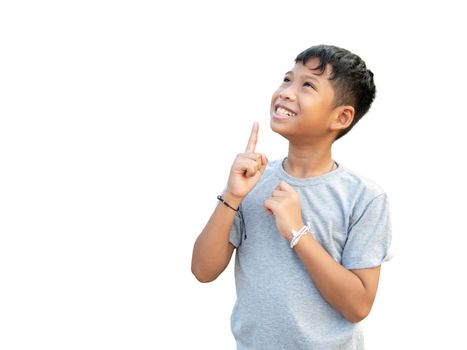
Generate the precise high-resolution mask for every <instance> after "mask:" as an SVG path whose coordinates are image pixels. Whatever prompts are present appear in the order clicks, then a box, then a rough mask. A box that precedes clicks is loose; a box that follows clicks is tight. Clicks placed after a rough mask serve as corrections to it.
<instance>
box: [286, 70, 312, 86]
mask: <svg viewBox="0 0 467 350" xmlns="http://www.w3.org/2000/svg"><path fill="white" fill-rule="evenodd" d="M287 74H291V75H293V72H292V71H291V70H289V71H288V72H286V73H285V75H287ZM302 77H303V78H307V79H311V80H314V81H315V82H316V83H318V84H319V80H318V79H317V78H316V77H314V76H312V75H309V74H304V75H303V76H302Z"/></svg>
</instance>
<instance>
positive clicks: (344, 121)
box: [331, 106, 355, 131]
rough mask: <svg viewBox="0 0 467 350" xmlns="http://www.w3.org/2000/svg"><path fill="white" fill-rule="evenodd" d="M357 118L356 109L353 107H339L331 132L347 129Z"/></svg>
mask: <svg viewBox="0 0 467 350" xmlns="http://www.w3.org/2000/svg"><path fill="white" fill-rule="evenodd" d="M354 116H355V108H353V107H352V106H339V107H338V108H336V117H335V118H334V120H333V121H332V123H331V130H333V131H334V130H335V131H340V130H344V129H347V128H348V127H349V125H350V124H352V121H353V118H354Z"/></svg>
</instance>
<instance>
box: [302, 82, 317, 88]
mask: <svg viewBox="0 0 467 350" xmlns="http://www.w3.org/2000/svg"><path fill="white" fill-rule="evenodd" d="M303 86H309V87H311V88H313V89H314V88H315V87H314V86H313V85H312V84H311V83H305V84H303Z"/></svg>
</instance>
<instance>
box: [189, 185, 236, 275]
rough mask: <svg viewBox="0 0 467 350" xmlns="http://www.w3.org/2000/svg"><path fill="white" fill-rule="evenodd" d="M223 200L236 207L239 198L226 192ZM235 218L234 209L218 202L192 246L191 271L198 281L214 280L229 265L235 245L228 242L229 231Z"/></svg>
mask: <svg viewBox="0 0 467 350" xmlns="http://www.w3.org/2000/svg"><path fill="white" fill-rule="evenodd" d="M223 198H224V200H225V201H226V202H227V203H229V204H230V205H232V206H233V207H235V208H238V206H239V205H240V202H241V200H239V199H236V198H235V197H233V196H231V195H230V194H228V193H227V192H224V194H223ZM234 219H235V211H233V210H232V209H230V208H228V207H227V206H225V205H224V204H223V203H221V202H219V204H218V205H217V207H216V209H215V210H214V212H213V213H212V215H211V218H210V219H209V221H208V223H207V224H206V227H205V228H204V230H203V231H202V232H201V234H200V235H199V236H198V238H197V239H196V242H195V245H194V247H193V257H192V260H191V271H192V273H193V274H194V275H195V277H196V278H197V279H198V281H200V282H212V281H214V280H215V279H216V278H217V277H218V276H219V275H220V274H221V273H222V272H223V271H224V270H225V268H226V267H227V266H228V265H229V262H230V259H231V257H232V253H233V251H234V249H235V246H234V245H233V244H232V243H230V242H229V233H230V230H231V228H232V224H233V222H234Z"/></svg>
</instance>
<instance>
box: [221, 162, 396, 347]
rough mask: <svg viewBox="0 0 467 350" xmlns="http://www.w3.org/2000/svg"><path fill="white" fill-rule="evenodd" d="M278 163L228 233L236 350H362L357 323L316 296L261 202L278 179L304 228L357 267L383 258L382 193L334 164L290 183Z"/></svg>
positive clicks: (386, 234) (385, 214)
mask: <svg viewBox="0 0 467 350" xmlns="http://www.w3.org/2000/svg"><path fill="white" fill-rule="evenodd" d="M284 159H285V158H284ZM284 159H280V160H275V161H272V162H269V164H268V166H267V168H266V170H265V172H264V174H263V176H262V177H261V179H260V181H259V182H258V184H257V185H256V187H255V188H254V189H253V190H252V191H251V192H250V193H249V194H248V195H247V196H246V197H245V198H244V200H243V202H242V204H241V205H240V211H239V212H238V213H237V215H236V216H235V220H234V224H233V225H232V229H231V232H230V242H231V243H232V244H233V245H234V246H236V247H237V250H236V256H235V285H236V291H237V301H236V303H235V306H234V307H233V310H232V315H231V329H232V333H233V335H234V337H235V339H236V342H237V349H238V350H245V349H248V350H259V349H268V350H271V349H287V350H290V349H307V350H308V349H313V350H334V349H340V350H353V349H359V350H360V349H364V343H363V334H362V331H361V329H360V327H359V324H358V323H357V324H354V323H352V322H350V321H348V320H346V319H345V318H344V317H343V316H342V315H341V314H340V313H339V312H338V311H337V310H335V309H334V308H333V307H332V306H331V305H329V304H328V303H327V302H326V300H325V299H324V298H323V297H322V296H321V294H320V292H319V291H318V289H317V288H316V286H315V284H314V283H313V280H312V279H311V278H310V275H309V274H308V272H307V270H306V268H305V265H304V264H303V263H302V261H301V260H300V258H299V257H298V255H297V254H296V253H295V251H294V250H293V249H291V248H290V245H289V242H288V241H287V240H286V239H284V238H283V237H282V236H281V234H280V233H279V231H278V230H277V227H276V223H275V220H274V216H272V215H271V214H268V213H267V212H266V211H265V209H264V206H263V203H264V201H265V200H266V199H267V198H269V197H270V196H271V194H272V191H273V190H274V188H275V187H276V186H277V184H278V183H279V181H281V180H285V181H286V182H287V183H288V184H290V185H291V186H292V187H293V188H294V190H295V191H296V192H298V194H299V196H300V203H301V210H302V218H303V222H304V223H307V222H310V224H311V231H312V235H313V236H314V237H315V239H317V240H318V241H319V242H320V244H321V245H322V246H323V247H324V248H325V249H326V251H327V252H328V253H329V254H330V255H331V256H332V257H333V258H334V259H335V260H336V261H338V262H339V263H340V264H341V265H343V266H344V267H346V268H347V269H360V268H369V267H375V266H379V265H381V263H382V262H384V261H387V260H389V258H390V257H389V246H390V242H391V223H390V216H389V205H388V199H387V195H386V193H385V192H384V191H383V190H382V189H381V188H380V187H379V186H378V185H377V184H375V183H374V182H372V181H370V180H368V179H366V178H363V177H362V176H360V175H357V174H355V173H353V172H351V171H349V170H348V169H346V168H345V167H344V166H342V165H341V164H338V167H337V169H335V170H334V171H331V172H329V173H326V174H323V175H320V176H315V177H310V178H295V177H292V176H290V175H289V174H287V173H286V171H285V170H284V168H283V165H282V164H283V160H284Z"/></svg>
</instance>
